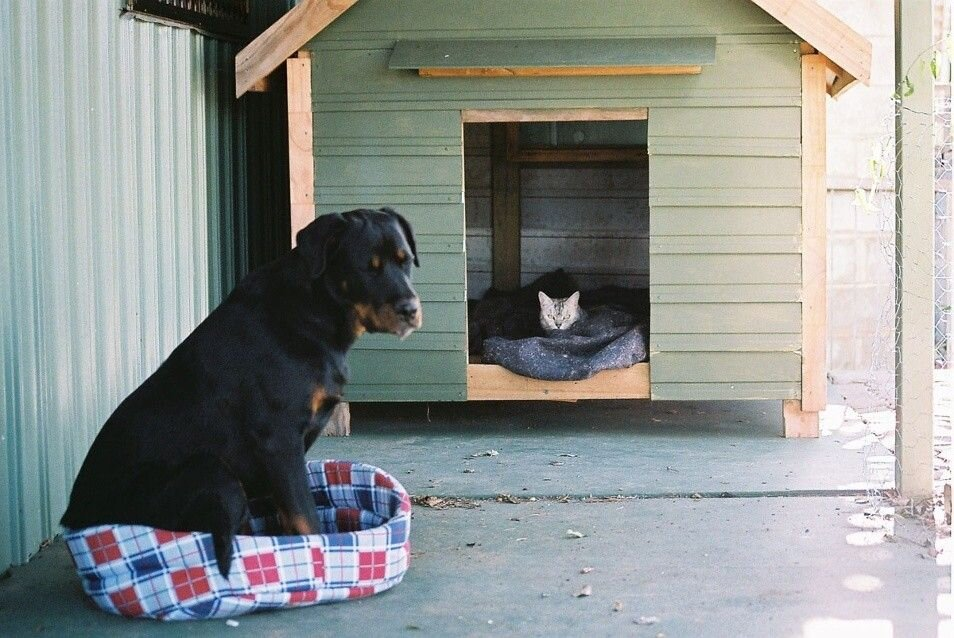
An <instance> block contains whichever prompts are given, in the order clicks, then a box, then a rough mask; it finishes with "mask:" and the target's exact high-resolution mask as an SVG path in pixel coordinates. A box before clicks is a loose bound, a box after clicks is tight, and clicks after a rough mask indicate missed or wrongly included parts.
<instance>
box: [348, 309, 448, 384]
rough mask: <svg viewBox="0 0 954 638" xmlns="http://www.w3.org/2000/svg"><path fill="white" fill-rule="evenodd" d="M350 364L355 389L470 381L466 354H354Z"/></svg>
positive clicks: (442, 352)
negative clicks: (370, 386)
mask: <svg viewBox="0 0 954 638" xmlns="http://www.w3.org/2000/svg"><path fill="white" fill-rule="evenodd" d="M425 312H427V310H426V309H425ZM391 338H392V339H395V340H396V339H397V337H393V336H392V337H391ZM413 338H414V335H411V336H410V337H408V339H409V340H410V339H413ZM412 343H413V342H412ZM348 364H349V366H350V368H351V381H350V383H353V384H356V385H395V386H401V385H413V384H420V385H442V384H448V385H453V384H455V383H465V382H466V378H467V374H466V370H465V369H464V366H466V365H467V353H466V352H465V351H463V350H460V351H439V350H420V351H417V350H351V351H350V352H348ZM349 400H350V398H349Z"/></svg>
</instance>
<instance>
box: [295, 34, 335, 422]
mask: <svg viewBox="0 0 954 638" xmlns="http://www.w3.org/2000/svg"><path fill="white" fill-rule="evenodd" d="M285 74H286V76H287V85H288V188H289V196H290V202H291V245H292V248H294V247H295V243H296V241H295V235H297V234H298V231H299V230H301V229H302V228H304V227H305V226H307V225H308V224H310V223H311V222H313V221H314V220H315V150H314V143H313V142H314V139H313V135H314V133H313V126H314V124H313V121H314V120H313V117H314V116H313V114H312V110H311V109H312V106H311V55H310V54H309V53H308V52H307V51H299V52H298V57H296V58H288V59H287V60H286V61H285ZM350 434H351V410H350V408H349V406H348V404H347V403H344V402H342V403H339V404H338V405H337V406H335V410H334V412H332V414H331V418H330V419H329V420H328V425H326V426H325V428H324V430H322V433H321V435H322V436H350Z"/></svg>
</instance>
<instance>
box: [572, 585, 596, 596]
mask: <svg viewBox="0 0 954 638" xmlns="http://www.w3.org/2000/svg"><path fill="white" fill-rule="evenodd" d="M592 595H593V586H592V585H583V589H581V590H580V591H578V592H576V594H574V596H576V597H577V598H583V597H585V596H592Z"/></svg>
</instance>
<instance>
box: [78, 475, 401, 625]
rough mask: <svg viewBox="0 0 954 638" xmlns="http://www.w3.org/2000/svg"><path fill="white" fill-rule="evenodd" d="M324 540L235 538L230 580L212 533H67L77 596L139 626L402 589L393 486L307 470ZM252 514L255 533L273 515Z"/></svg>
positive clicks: (377, 478)
mask: <svg viewBox="0 0 954 638" xmlns="http://www.w3.org/2000/svg"><path fill="white" fill-rule="evenodd" d="M307 465H308V481H309V484H310V486H311V490H312V493H313V494H314V496H315V505H316V508H317V511H318V518H319V520H320V521H321V525H322V532H323V533H322V534H315V535H309V536H264V535H255V536H236V537H235V541H234V543H233V551H234V560H233V562H232V570H231V573H230V574H229V577H228V578H227V579H226V578H223V577H222V576H221V574H219V569H218V565H217V564H216V561H215V553H214V551H213V548H212V537H211V535H210V534H206V533H198V532H169V531H166V530H161V529H156V528H153V527H146V526H142V525H100V526H97V527H88V528H85V529H76V530H67V531H66V533H65V537H66V544H67V546H68V547H69V550H70V553H71V554H72V555H73V560H74V562H75V563H76V569H77V571H78V572H79V575H80V578H81V579H82V582H83V589H84V590H85V591H86V593H87V594H88V595H89V596H90V598H92V599H93V602H95V603H96V604H97V605H98V606H99V607H101V608H102V609H103V610H105V611H108V612H111V613H114V614H120V615H122V616H130V617H137V618H159V619H162V620H188V619H194V618H228V617H230V616H238V615H241V614H247V613H249V612H252V611H255V610H258V609H272V608H276V607H293V606H303V605H314V604H316V603H327V602H332V601H335V600H345V599H349V598H363V597H365V596H370V595H372V594H376V593H378V592H382V591H384V590H386V589H390V588H391V587H393V586H394V585H396V584H398V583H399V582H401V579H402V578H403V577H404V573H405V572H406V571H407V567H408V561H409V556H410V541H409V536H410V531H411V502H410V499H409V498H408V495H407V492H406V491H405V490H404V488H403V487H402V486H401V484H400V483H398V481H397V480H395V479H394V478H393V477H391V476H390V475H388V474H387V473H385V472H384V471H383V470H380V469H378V468H376V467H373V466H370V465H364V464H361V463H351V462H347V461H309V462H308V464H307ZM257 507H258V508H260V507H262V504H258V505H255V504H253V505H252V506H251V509H252V517H253V518H252V529H253V532H254V533H255V534H259V533H262V532H265V531H267V530H269V529H271V528H272V526H273V525H274V523H275V521H276V517H275V513H274V512H273V511H271V512H269V511H256V508H257Z"/></svg>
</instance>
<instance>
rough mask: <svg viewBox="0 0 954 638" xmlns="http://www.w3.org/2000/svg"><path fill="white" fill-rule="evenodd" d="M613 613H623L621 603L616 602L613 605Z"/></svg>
mask: <svg viewBox="0 0 954 638" xmlns="http://www.w3.org/2000/svg"><path fill="white" fill-rule="evenodd" d="M613 611H623V603H622V601H619V600H617V601H616V602H614V603H613Z"/></svg>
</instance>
